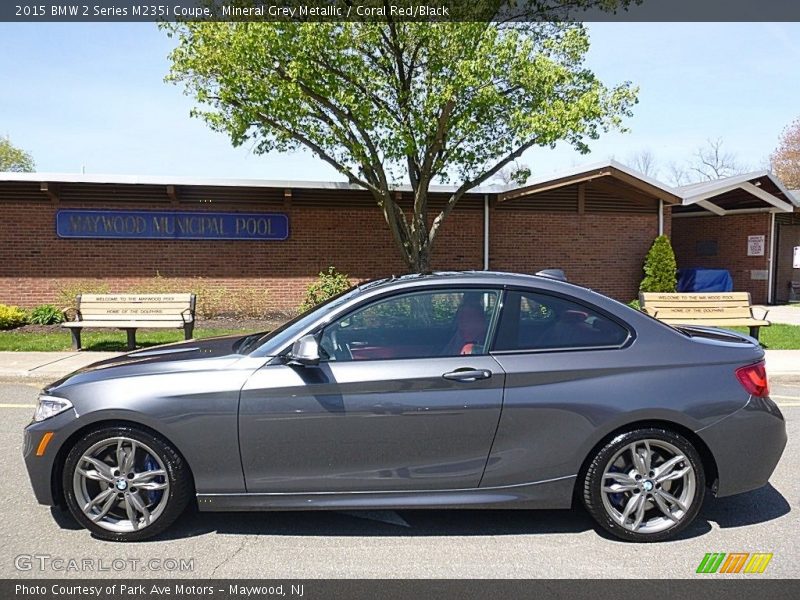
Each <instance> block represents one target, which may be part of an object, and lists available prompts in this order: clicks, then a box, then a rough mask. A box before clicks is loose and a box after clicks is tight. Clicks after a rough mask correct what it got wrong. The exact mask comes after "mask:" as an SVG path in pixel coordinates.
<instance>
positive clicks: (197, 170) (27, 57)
mask: <svg viewBox="0 0 800 600" xmlns="http://www.w3.org/2000/svg"><path fill="white" fill-rule="evenodd" d="M589 31H590V35H591V40H592V47H591V50H590V54H589V58H588V62H589V66H590V67H591V68H592V69H593V70H594V71H595V72H596V73H597V74H598V75H599V76H600V77H601V78H602V80H603V81H605V82H606V83H608V84H612V83H617V82H621V81H624V80H630V81H633V82H634V83H636V84H637V85H639V87H640V96H639V99H640V102H639V104H638V105H637V106H636V108H635V114H634V117H633V118H631V119H630V120H628V122H627V124H628V127H629V128H630V129H631V131H630V132H629V133H625V134H622V133H611V134H607V135H605V136H603V137H602V138H601V139H600V140H598V141H597V142H594V143H593V144H592V150H593V151H592V153H591V154H590V155H588V156H583V155H579V154H578V153H576V152H575V151H573V150H572V149H570V148H569V147H566V146H564V147H558V148H556V149H555V150H550V149H535V150H532V151H530V152H528V153H527V154H526V155H525V157H524V161H525V162H526V163H528V164H529V165H530V166H531V167H532V169H533V172H534V174H535V175H547V174H549V173H553V172H556V171H558V170H559V169H564V168H569V167H571V166H573V165H577V164H582V163H588V162H597V161H600V160H604V159H607V158H609V157H614V158H616V159H617V160H621V161H623V162H625V161H626V160H627V159H629V158H630V157H631V156H632V155H633V154H634V153H636V152H637V151H639V150H642V149H649V150H650V151H651V152H652V153H653V154H654V155H655V156H656V158H657V160H658V163H659V164H660V165H661V166H662V167H663V169H662V175H663V178H664V179H666V178H667V177H666V175H667V173H666V171H667V169H666V166H667V164H668V163H670V162H676V163H682V162H683V161H685V160H686V159H687V158H688V157H690V156H691V154H692V153H693V152H694V151H695V149H696V148H697V147H698V146H700V145H702V144H703V143H704V142H705V140H706V139H708V138H713V139H716V138H722V139H723V140H724V147H725V148H726V149H727V150H728V151H731V152H733V153H735V154H736V155H737V158H738V160H739V162H740V163H742V164H744V165H746V166H749V167H752V168H754V169H760V168H764V166H765V165H766V164H767V158H768V156H769V153H770V152H771V151H772V150H773V149H774V148H775V146H776V144H777V140H778V136H779V134H780V132H781V130H782V129H783V128H784V127H785V126H786V125H787V124H788V123H789V122H791V121H792V120H793V119H795V118H797V117H799V116H800V69H798V67H797V65H798V64H800V24H798V23H774V24H773V23H727V24H715V23H602V24H601V23H594V24H590V25H589ZM171 45H172V42H171V40H169V39H168V38H167V37H166V35H165V34H164V33H163V32H161V31H159V30H158V29H157V27H156V26H155V25H154V24H151V23H130V24H128V23H124V24H123V23H116V24H100V23H79V24H8V23H3V24H0V134H2V135H5V134H8V135H10V137H11V140H12V142H13V143H15V144H16V145H18V146H21V147H23V148H25V149H26V150H28V151H29V152H31V153H32V154H33V156H34V158H35V159H36V163H37V168H38V170H39V171H48V172H73V173H75V172H80V170H81V168H82V167H85V169H86V172H87V173H120V174H122V173H124V174H140V175H142V174H145V175H178V176H204V177H205V176H208V177H243V178H250V177H252V178H266V179H310V180H326V179H341V177H340V176H338V175H337V174H336V173H335V172H334V171H333V170H332V169H330V168H328V167H327V166H326V165H324V164H322V163H321V162H320V161H318V160H317V159H315V158H314V157H313V156H312V155H310V154H307V153H304V152H299V153H294V154H283V155H281V154H274V155H268V156H255V155H253V154H251V153H250V152H249V151H248V149H246V148H232V147H231V145H230V143H229V141H228V139H227V138H226V137H225V136H223V135H222V134H218V133H214V132H212V131H210V130H209V129H208V128H207V127H206V126H205V125H204V124H203V123H202V122H201V121H200V120H197V119H191V118H189V110H190V109H191V107H192V102H191V99H189V98H187V97H185V96H184V95H183V94H182V90H181V89H180V88H179V87H176V86H173V85H170V84H166V83H164V82H163V77H164V75H165V74H166V73H167V70H168V61H167V53H168V52H169V50H170V48H171Z"/></svg>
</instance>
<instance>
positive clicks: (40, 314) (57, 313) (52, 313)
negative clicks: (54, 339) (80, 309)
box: [28, 304, 64, 325]
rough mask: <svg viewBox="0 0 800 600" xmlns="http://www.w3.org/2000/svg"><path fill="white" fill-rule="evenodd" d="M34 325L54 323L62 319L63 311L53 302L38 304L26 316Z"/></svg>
mask: <svg viewBox="0 0 800 600" xmlns="http://www.w3.org/2000/svg"><path fill="white" fill-rule="evenodd" d="M28 321H29V322H30V323H33V324H34V325H56V324H58V323H62V322H63V321H64V313H63V312H61V309H60V308H58V307H57V306H56V305H55V304H40V305H39V306H37V307H36V308H34V309H33V310H32V311H31V313H30V316H29V318H28Z"/></svg>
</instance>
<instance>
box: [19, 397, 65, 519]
mask: <svg viewBox="0 0 800 600" xmlns="http://www.w3.org/2000/svg"><path fill="white" fill-rule="evenodd" d="M76 422H77V415H76V414H75V411H74V409H70V410H67V411H65V412H63V413H61V414H59V415H56V416H54V417H52V418H50V419H46V420H44V421H40V422H38V423H36V422H32V423H31V424H30V425H28V426H27V427H26V428H25V430H24V432H23V444H22V456H23V458H24V459H25V468H26V469H27V470H28V477H29V478H30V480H31V486H32V487H33V494H34V496H36V501H37V502H39V504H46V505H49V506H52V505H54V504H57V503H58V499H57V495H56V493H55V491H56V487H57V486H58V485H60V482H58V481H55V480H54V478H53V473H54V470H55V469H56V468H60V465H59V464H58V460H60V458H61V456H60V450H61V448H62V447H63V446H64V442H65V441H66V440H67V439H68V438H69V436H70V435H71V434H72V433H73V432H74V431H75V430H76V429H77V427H76ZM47 432H53V436H52V438H51V439H50V442H49V443H48V444H47V449H46V451H45V452H44V454H42V455H41V456H37V455H36V450H37V448H38V447H39V443H40V442H41V441H42V437H43V436H44V435H45V433H47Z"/></svg>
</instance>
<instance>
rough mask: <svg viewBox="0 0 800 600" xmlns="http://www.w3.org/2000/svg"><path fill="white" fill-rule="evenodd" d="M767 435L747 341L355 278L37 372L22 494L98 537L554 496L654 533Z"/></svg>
mask: <svg viewBox="0 0 800 600" xmlns="http://www.w3.org/2000/svg"><path fill="white" fill-rule="evenodd" d="M785 444H786V428H785V423H784V420H783V416H782V415H781V412H780V411H779V409H778V407H777V406H776V405H775V404H774V403H773V402H772V400H770V398H769V389H768V383H767V375H766V371H765V368H764V352H763V350H762V349H761V348H760V347H759V346H758V344H757V343H756V342H755V340H753V339H752V338H749V337H746V336H743V335H739V334H737V333H733V332H730V331H724V330H716V329H710V328H699V327H679V328H673V327H669V326H667V325H664V324H663V323H661V322H659V321H656V320H654V319H652V318H650V317H648V316H647V315H645V314H643V313H641V312H638V311H636V310H633V309H631V308H629V307H627V306H625V305H623V304H620V303H619V302H616V301H614V300H611V299H609V298H607V297H605V296H602V295H600V294H597V293H595V292H593V291H591V290H588V289H585V288H582V287H579V286H576V285H572V284H569V283H565V282H561V281H556V280H554V279H551V278H546V277H537V276H529V275H516V274H508V273H490V272H468V273H436V274H430V275H409V276H403V277H398V278H391V279H384V280H380V281H373V282H370V283H366V284H363V285H360V286H358V287H355V288H353V289H351V290H349V291H347V292H345V293H344V294H341V295H339V296H337V297H335V298H333V299H331V300H329V301H327V302H326V303H325V304H322V305H320V306H317V307H316V308H314V309H312V310H311V311H309V312H307V313H305V314H302V315H300V316H299V317H297V318H295V319H293V320H292V321H289V322H288V323H286V324H285V325H283V326H282V327H280V328H279V329H276V330H275V331H272V332H270V333H265V334H254V335H249V336H242V337H221V338H214V339H209V340H204V341H189V342H183V343H179V344H173V345H169V346H162V347H158V348H155V349H146V350H140V351H136V352H131V353H128V354H126V355H123V356H120V357H117V358H114V359H111V360H107V361H103V362H99V363H96V364H95V365H92V366H91V367H88V368H86V369H82V370H80V371H77V372H75V373H73V374H71V375H69V376H68V377H66V378H64V379H62V380H61V381H58V382H56V383H54V384H52V385H50V386H48V387H47V388H45V389H44V390H43V392H42V394H41V396H40V398H39V404H38V407H37V409H36V413H35V416H34V418H33V422H32V423H31V424H30V425H28V427H26V429H25V444H24V455H25V463H26V465H27V469H28V472H29V475H30V479H31V482H32V484H33V489H34V493H35V495H36V499H37V500H38V501H39V502H40V503H42V504H47V505H62V506H64V505H65V506H66V507H68V509H69V510H70V511H71V513H72V514H73V515H74V517H75V518H76V519H77V520H78V522H79V523H81V524H82V525H83V526H85V527H86V528H87V529H89V530H90V531H91V532H93V533H94V534H95V535H97V536H98V537H101V538H105V539H110V540H119V541H134V540H141V539H144V538H147V537H150V536H152V535H156V534H158V533H159V532H161V531H163V530H164V529H165V528H166V527H168V526H169V525H170V524H171V523H172V522H173V521H174V520H175V519H176V518H177V517H178V515H179V514H180V513H181V512H182V511H183V510H184V508H186V506H187V504H188V503H189V502H191V501H196V503H197V506H198V508H199V509H200V510H202V511H245V510H287V509H291V510H296V509H303V510H306V509H350V510H353V509H376V508H386V509H388V508H392V509H411V508H444V507H447V508H522V509H527V508H551V509H553V508H569V507H571V506H573V504H576V503H578V502H582V503H583V504H584V505H585V506H586V508H587V509H588V511H589V513H590V514H591V515H592V517H594V519H595V520H596V521H597V523H598V524H599V526H600V527H602V528H603V529H605V530H607V531H609V532H611V533H612V534H613V535H615V536H617V537H619V538H622V539H624V540H630V541H635V542H648V541H658V540H664V539H667V538H669V537H671V536H674V535H675V534H677V533H678V532H679V531H681V530H682V529H684V528H685V527H686V526H687V525H689V524H690V523H691V522H692V520H693V519H694V518H695V517H696V515H697V513H698V511H699V510H700V506H701V503H702V502H703V498H704V495H705V493H706V489H707V488H709V489H710V490H711V492H712V493H713V494H715V495H716V496H729V495H731V494H738V493H741V492H746V491H748V490H753V489H756V488H758V487H761V486H763V485H765V484H766V483H767V481H768V479H769V477H770V475H771V474H772V472H773V470H774V469H775V466H776V464H777V462H778V460H779V458H780V456H781V453H782V452H783V449H784V446H785Z"/></svg>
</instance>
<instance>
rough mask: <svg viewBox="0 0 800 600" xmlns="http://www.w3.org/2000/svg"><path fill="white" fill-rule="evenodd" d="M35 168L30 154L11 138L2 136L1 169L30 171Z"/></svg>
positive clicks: (0, 150) (19, 171)
mask: <svg viewBox="0 0 800 600" xmlns="http://www.w3.org/2000/svg"><path fill="white" fill-rule="evenodd" d="M35 168H36V164H35V163H34V162H33V157H32V156H31V155H30V154H28V153H27V152H25V150H22V149H21V148H17V147H16V146H14V144H12V143H11V140H10V139H9V138H7V137H2V136H0V171H11V172H14V173H30V172H32V171H33V170H34V169H35Z"/></svg>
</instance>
